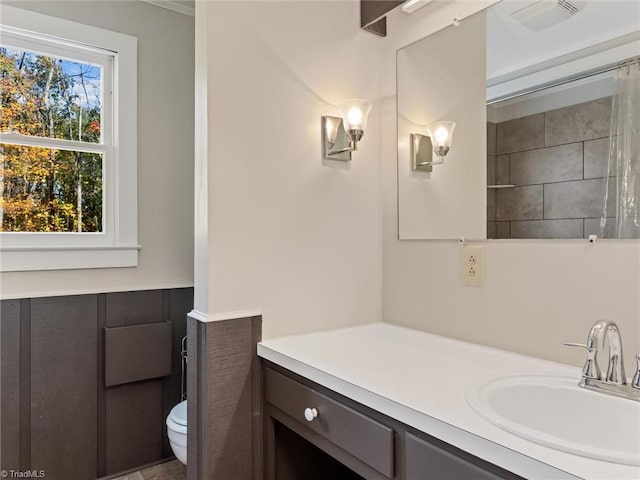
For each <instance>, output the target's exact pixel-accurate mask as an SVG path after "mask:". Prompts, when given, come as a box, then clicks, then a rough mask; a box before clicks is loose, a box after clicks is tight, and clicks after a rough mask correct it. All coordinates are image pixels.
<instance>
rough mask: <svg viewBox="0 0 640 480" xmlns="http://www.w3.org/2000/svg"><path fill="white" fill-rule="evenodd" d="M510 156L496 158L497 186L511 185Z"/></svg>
mask: <svg viewBox="0 0 640 480" xmlns="http://www.w3.org/2000/svg"><path fill="white" fill-rule="evenodd" d="M509 170H510V168H509V155H499V156H497V157H496V185H510V184H511V179H510V175H509Z"/></svg>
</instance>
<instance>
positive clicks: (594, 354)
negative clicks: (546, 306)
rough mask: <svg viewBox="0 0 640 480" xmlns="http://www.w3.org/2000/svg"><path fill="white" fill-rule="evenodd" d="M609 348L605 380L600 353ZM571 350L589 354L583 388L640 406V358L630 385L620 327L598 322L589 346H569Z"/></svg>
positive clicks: (582, 383)
mask: <svg viewBox="0 0 640 480" xmlns="http://www.w3.org/2000/svg"><path fill="white" fill-rule="evenodd" d="M605 344H606V345H607V347H608V349H609V365H608V366H607V374H606V376H605V377H604V378H602V374H601V370H600V366H599V365H598V352H601V351H602V350H604V347H605ZM565 345H566V346H567V347H581V348H584V349H585V350H586V351H587V361H586V362H585V364H584V367H582V379H581V380H580V383H579V384H578V385H580V386H581V387H584V388H587V389H589V390H593V391H596V392H600V393H606V394H608V395H615V396H617V397H621V398H627V399H629V400H635V401H636V402H640V354H638V355H637V356H636V360H637V364H638V365H637V367H636V374H635V375H634V376H633V380H632V382H631V385H627V376H626V375H625V373H624V363H623V361H622V339H621V338H620V330H618V326H617V325H616V324H615V323H614V322H612V321H609V320H598V321H597V322H596V323H594V324H593V326H592V327H591V330H590V331H589V336H588V337H587V343H586V344H584V345H583V344H581V343H575V342H567V343H565Z"/></svg>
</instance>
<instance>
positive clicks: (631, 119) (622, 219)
mask: <svg viewBox="0 0 640 480" xmlns="http://www.w3.org/2000/svg"><path fill="white" fill-rule="evenodd" d="M615 80H616V90H615V94H614V96H613V108H612V114H611V135H610V141H609V177H610V178H609V182H608V183H607V190H606V196H605V206H604V211H603V215H602V219H601V222H600V226H601V232H600V233H601V235H600V236H601V237H609V238H640V57H639V58H634V59H632V60H630V61H628V62H626V63H625V64H623V65H622V66H621V67H620V68H619V69H617V70H616V72H615Z"/></svg>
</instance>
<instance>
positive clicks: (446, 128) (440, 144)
mask: <svg viewBox="0 0 640 480" xmlns="http://www.w3.org/2000/svg"><path fill="white" fill-rule="evenodd" d="M455 128H456V122H436V123H432V124H431V125H429V126H428V127H427V132H428V133H429V136H430V137H431V143H432V144H433V153H435V154H436V155H437V156H438V157H440V160H442V161H444V157H445V155H446V154H447V153H449V149H450V148H451V140H452V138H453V130H454V129H455Z"/></svg>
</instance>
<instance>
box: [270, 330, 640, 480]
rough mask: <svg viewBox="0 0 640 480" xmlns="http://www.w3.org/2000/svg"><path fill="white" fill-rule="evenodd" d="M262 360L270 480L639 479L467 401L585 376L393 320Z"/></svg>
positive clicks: (285, 341) (276, 351)
mask: <svg viewBox="0 0 640 480" xmlns="http://www.w3.org/2000/svg"><path fill="white" fill-rule="evenodd" d="M258 354H259V356H260V357H262V359H263V381H264V412H263V413H264V419H265V449H264V454H265V466H266V472H265V473H266V475H265V478H267V479H276V478H277V479H278V480H293V479H296V478H305V479H309V478H311V479H313V478H336V479H338V478H345V479H358V478H366V479H428V478H438V479H447V478H450V479H462V478H474V479H499V478H548V479H561V478H567V479H570V478H594V479H595V478H607V479H615V478H619V479H622V478H629V479H631V478H640V467H639V466H634V465H623V464H619V463H613V462H605V461H599V460H594V459H592V458H587V457H586V456H579V455H574V454H570V453H565V452H563V451H560V450H558V449H555V448H550V447H547V446H543V445H541V444H539V443H534V442H532V441H529V440H526V439H524V438H521V437H520V436H516V435H513V434H511V433H509V432H507V431H505V430H503V429H501V428H498V427H497V426H495V425H494V424H492V423H491V422H489V421H487V420H485V419H484V418H482V416H480V415H479V414H478V413H476V411H475V410H474V409H473V408H472V407H471V402H470V401H469V399H468V397H469V394H470V392H474V391H475V390H476V389H477V388H479V386H481V385H483V384H484V383H486V382H487V381H490V380H491V379H495V378H500V377H514V376H517V377H520V376H523V378H526V376H527V375H549V376H554V377H557V378H564V379H575V384H577V383H578V381H579V379H580V370H579V369H578V368H574V367H569V366H566V365H561V364H556V363H552V362H547V361H544V360H539V359H534V358H530V357H525V356H522V355H518V354H513V353H509V352H504V351H500V350H496V349H492V348H488V347H484V346H480V345H474V344H469V343H465V342H460V341H456V340H451V339H447V338H444V337H439V336H437V335H431V334H426V333H422V332H417V331H414V330H410V329H406V328H401V327H396V326H391V325H387V324H371V325H365V326H361V327H355V328H349V329H344V330H336V331H330V332H322V333H316V334H309V335H301V336H292V337H285V338H280V339H273V340H267V341H264V342H262V343H260V344H259V345H258ZM571 385H573V381H571ZM639 455H640V454H639ZM314 475H315V476H314Z"/></svg>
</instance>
